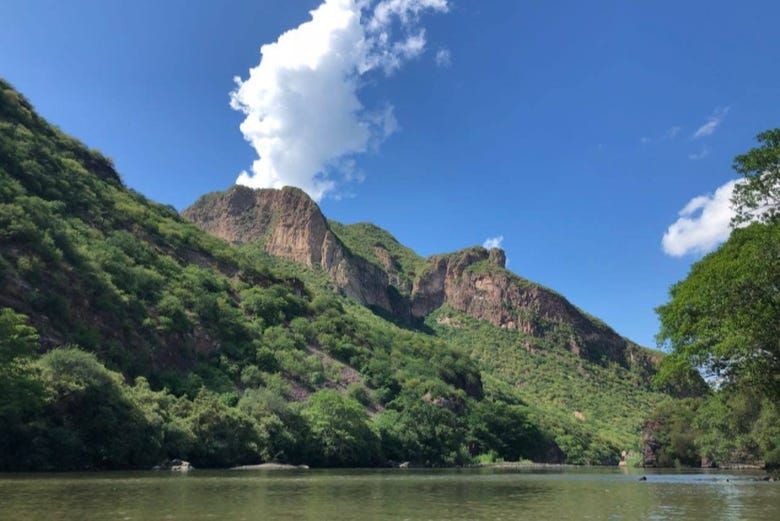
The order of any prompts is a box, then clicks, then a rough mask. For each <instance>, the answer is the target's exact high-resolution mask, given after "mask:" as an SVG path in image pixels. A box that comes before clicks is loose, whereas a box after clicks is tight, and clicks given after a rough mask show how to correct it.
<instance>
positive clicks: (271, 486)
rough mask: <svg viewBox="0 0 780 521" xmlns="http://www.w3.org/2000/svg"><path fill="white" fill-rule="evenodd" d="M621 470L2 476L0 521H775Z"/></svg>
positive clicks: (710, 490)
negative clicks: (642, 479) (597, 520)
mask: <svg viewBox="0 0 780 521" xmlns="http://www.w3.org/2000/svg"><path fill="white" fill-rule="evenodd" d="M641 475H642V474H636V473H626V472H622V471H620V470H618V469H572V470H569V469H567V470H555V471H539V470H523V469H509V470H507V469H466V470H414V469H409V470H406V469H392V470H293V471H198V470H196V471H193V472H191V473H189V474H186V475H178V474H173V473H170V472H152V471H149V472H132V473H124V472H123V473H117V472H114V473H91V474H35V475H29V474H28V475H21V474H20V475H11V474H0V519H1V520H8V519H13V520H38V519H40V520H64V519H67V520H152V519H155V520H156V519H159V520H170V519H178V520H190V519H193V520H198V519H220V520H222V519H224V520H277V519H279V520H292V519H295V520H298V519H304V520H309V519H311V520H329V519H333V520H347V521H349V520H390V519H399V520H443V519H447V520H482V519H491V520H515V519H519V520H524V519H527V520H539V521H545V520H565V519H604V520H637V519H648V520H655V521H662V520H670V519H685V520H690V521H697V520H707V521H712V520H771V521H780V483H778V482H774V483H772V482H759V481H755V479H754V478H755V477H758V476H760V474H752V473H736V472H732V473H690V472H688V473H682V472H680V473H675V472H658V473H648V474H646V475H647V481H639V479H638V478H639V477H640V476H641Z"/></svg>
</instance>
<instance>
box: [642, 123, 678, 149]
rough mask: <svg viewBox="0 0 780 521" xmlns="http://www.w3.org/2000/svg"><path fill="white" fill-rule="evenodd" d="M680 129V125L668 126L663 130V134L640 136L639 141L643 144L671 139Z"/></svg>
mask: <svg viewBox="0 0 780 521" xmlns="http://www.w3.org/2000/svg"><path fill="white" fill-rule="evenodd" d="M681 130H682V127H679V126H677V125H675V126H673V127H670V128H668V129H666V130H665V131H664V133H663V134H661V135H660V136H657V137H650V136H642V137H641V138H639V142H640V143H642V144H643V145H646V144H648V143H653V142H654V141H671V140H672V139H674V138H676V137H677V135H678V134H679V133H680V131H681Z"/></svg>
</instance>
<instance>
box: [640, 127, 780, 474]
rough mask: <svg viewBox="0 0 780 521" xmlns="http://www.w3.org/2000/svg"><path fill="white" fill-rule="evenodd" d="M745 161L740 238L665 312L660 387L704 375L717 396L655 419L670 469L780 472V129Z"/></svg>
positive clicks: (704, 262) (737, 200)
mask: <svg viewBox="0 0 780 521" xmlns="http://www.w3.org/2000/svg"><path fill="white" fill-rule="evenodd" d="M758 140H759V143H760V144H761V146H760V147H758V148H755V149H753V150H751V151H749V152H748V153H746V154H743V155H740V156H738V157H737V158H736V160H735V168H736V170H737V171H738V172H739V173H741V174H743V175H744V176H745V179H744V180H743V181H742V182H741V183H740V184H738V185H737V186H738V189H736V190H735V193H734V199H733V201H732V202H733V204H734V206H735V208H736V210H737V214H736V218H735V220H734V222H733V224H734V225H735V226H743V225H745V224H746V223H747V221H748V220H750V219H753V220H757V221H758V222H754V223H752V224H749V225H748V226H746V227H744V228H737V229H735V230H733V232H732V234H731V237H730V238H729V240H728V241H726V242H725V243H724V244H723V245H722V246H721V247H720V248H719V249H718V250H716V251H715V252H713V253H711V254H709V255H707V256H706V257H704V258H703V259H701V260H700V261H699V262H697V263H695V264H694V265H693V267H692V268H691V271H690V273H689V274H688V277H687V278H686V279H685V280H683V281H681V282H679V283H677V284H675V285H674V286H673V287H672V289H671V291H670V297H671V298H670V301H669V302H668V303H667V304H665V305H663V306H661V307H660V308H659V309H658V314H659V317H660V319H661V332H660V334H659V340H660V341H661V342H665V343H666V344H667V345H668V347H669V348H670V349H671V356H669V357H667V358H666V360H665V361H664V364H663V366H662V370H661V372H660V373H659V374H658V379H659V381H662V382H664V381H675V380H678V381H679V380H682V379H685V378H686V377H687V375H689V374H690V373H691V369H692V368H696V369H699V370H701V371H703V372H704V373H705V374H707V375H708V376H709V379H710V381H711V382H712V384H713V390H712V392H711V393H709V394H708V395H707V396H705V397H702V398H699V399H692V400H688V401H686V402H685V403H683V404H681V403H673V404H664V405H663V406H662V407H660V408H659V409H657V410H656V411H655V412H654V414H653V415H652V418H651V422H650V425H651V429H649V430H650V431H652V435H655V436H656V437H657V438H659V440H658V441H659V442H660V443H661V446H662V451H661V459H662V461H661V464H670V463H673V462H680V463H684V464H692V463H698V462H699V461H702V460H703V461H705V462H707V463H718V464H724V463H733V462H752V463H757V464H761V463H765V464H766V465H767V466H778V465H780V283H779V281H780V212H778V210H779V209H780V198H778V197H777V194H778V190H780V129H776V130H772V131H768V132H764V133H762V134H759V136H758Z"/></svg>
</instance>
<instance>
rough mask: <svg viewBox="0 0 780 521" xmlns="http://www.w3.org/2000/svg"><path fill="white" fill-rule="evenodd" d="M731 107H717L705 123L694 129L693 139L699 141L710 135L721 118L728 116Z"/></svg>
mask: <svg viewBox="0 0 780 521" xmlns="http://www.w3.org/2000/svg"><path fill="white" fill-rule="evenodd" d="M730 108H731V107H717V108H716V109H715V110H714V111H713V113H712V115H711V116H710V117H709V118H708V119H707V121H706V122H705V123H704V124H703V125H702V126H700V127H699V128H697V129H696V132H694V133H693V139H699V138H702V137H705V136H709V135H711V134H712V133H713V132H715V130H717V128H718V126H719V125H720V124H721V122H722V121H723V118H725V117H726V114H728V112H729V109H730Z"/></svg>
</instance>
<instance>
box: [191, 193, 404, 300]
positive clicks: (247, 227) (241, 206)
mask: <svg viewBox="0 0 780 521" xmlns="http://www.w3.org/2000/svg"><path fill="white" fill-rule="evenodd" d="M183 215H184V217H186V218H187V219H189V220H190V221H192V222H193V223H195V224H196V225H198V226H199V227H200V228H202V229H203V230H205V231H207V232H209V233H211V234H213V235H216V236H217V237H220V238H222V239H224V240H226V241H228V242H231V243H233V244H243V243H249V242H260V243H262V244H263V246H264V248H265V251H267V252H268V253H270V254H272V255H276V256H278V257H283V258H286V259H290V260H292V261H295V262H298V263H300V264H303V265H305V266H309V267H313V266H318V267H321V268H322V269H323V270H324V271H325V272H326V273H328V275H330V277H331V279H332V280H333V282H334V283H335V284H336V286H338V287H339V288H340V289H341V290H342V291H343V292H344V294H345V295H347V296H349V297H351V298H354V299H355V300H357V301H358V302H360V303H362V304H364V305H366V306H370V307H376V308H380V309H382V310H385V311H387V312H390V313H396V312H397V313H400V314H403V313H404V310H403V309H402V308H401V309H399V308H398V305H397V303H395V302H393V297H392V295H391V293H390V292H389V291H388V288H389V285H390V284H389V280H388V275H387V273H386V272H385V271H384V270H382V269H381V268H380V267H379V266H376V265H374V264H372V263H370V262H368V261H367V260H365V259H363V258H361V257H359V256H356V255H353V254H352V253H351V252H350V251H349V250H348V249H347V248H346V247H345V246H344V245H343V244H342V243H341V241H339V239H338V237H336V235H335V234H334V233H333V232H332V231H331V229H330V227H329V226H328V222H327V220H326V219H325V216H324V215H322V212H321V211H320V208H319V206H317V203H315V202H314V201H313V200H312V199H311V198H310V197H309V196H307V195H306V194H305V193H304V192H303V191H302V190H300V189H298V188H292V187H285V188H282V189H281V190H275V189H260V190H253V189H251V188H247V187H245V186H234V187H232V188H230V189H229V190H227V191H226V192H218V193H213V194H208V195H205V196H203V197H201V198H200V199H199V200H198V201H197V202H195V204H193V205H192V206H191V207H190V208H188V209H186V210H185V211H184V213H183Z"/></svg>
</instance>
